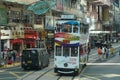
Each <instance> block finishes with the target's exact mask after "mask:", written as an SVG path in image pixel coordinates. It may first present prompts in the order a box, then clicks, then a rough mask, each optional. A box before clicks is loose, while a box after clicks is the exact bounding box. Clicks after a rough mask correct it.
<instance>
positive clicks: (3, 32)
mask: <svg viewBox="0 0 120 80" xmlns="http://www.w3.org/2000/svg"><path fill="white" fill-rule="evenodd" d="M0 35H1V39H11V32H10V30H1V33H0Z"/></svg>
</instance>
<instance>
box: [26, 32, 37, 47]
mask: <svg viewBox="0 0 120 80" xmlns="http://www.w3.org/2000/svg"><path fill="white" fill-rule="evenodd" d="M36 38H37V32H36V31H33V30H26V31H25V33H24V48H33V47H36Z"/></svg>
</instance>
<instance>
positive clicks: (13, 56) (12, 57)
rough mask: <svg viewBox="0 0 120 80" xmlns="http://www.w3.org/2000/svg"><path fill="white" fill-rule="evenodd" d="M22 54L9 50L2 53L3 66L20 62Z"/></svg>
mask: <svg viewBox="0 0 120 80" xmlns="http://www.w3.org/2000/svg"><path fill="white" fill-rule="evenodd" d="M20 57H21V53H20V52H19V51H16V50H11V49H9V48H8V49H7V50H4V51H3V52H1V60H2V65H6V64H12V63H15V62H20Z"/></svg>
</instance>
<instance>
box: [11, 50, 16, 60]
mask: <svg viewBox="0 0 120 80" xmlns="http://www.w3.org/2000/svg"><path fill="white" fill-rule="evenodd" d="M16 54H17V52H16V50H13V52H12V58H13V62H15V61H16Z"/></svg>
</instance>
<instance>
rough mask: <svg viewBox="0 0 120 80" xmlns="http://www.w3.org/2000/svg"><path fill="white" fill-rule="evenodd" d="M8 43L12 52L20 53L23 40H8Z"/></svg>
mask: <svg viewBox="0 0 120 80" xmlns="http://www.w3.org/2000/svg"><path fill="white" fill-rule="evenodd" d="M10 43H11V44H12V49H13V50H16V51H20V50H21V47H22V44H23V40H22V39H21V38H18V39H12V40H10Z"/></svg>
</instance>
